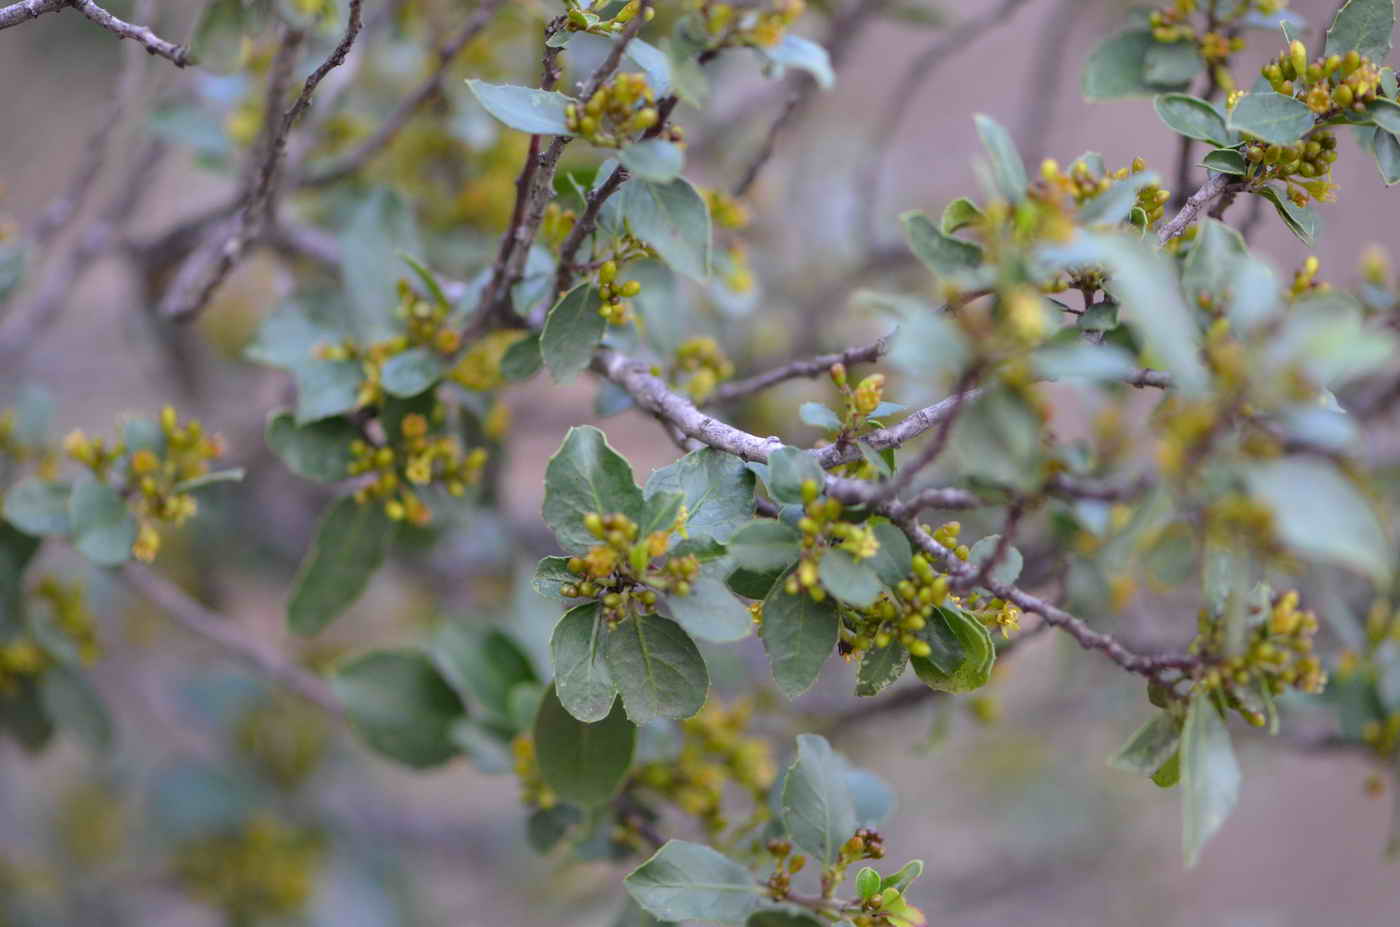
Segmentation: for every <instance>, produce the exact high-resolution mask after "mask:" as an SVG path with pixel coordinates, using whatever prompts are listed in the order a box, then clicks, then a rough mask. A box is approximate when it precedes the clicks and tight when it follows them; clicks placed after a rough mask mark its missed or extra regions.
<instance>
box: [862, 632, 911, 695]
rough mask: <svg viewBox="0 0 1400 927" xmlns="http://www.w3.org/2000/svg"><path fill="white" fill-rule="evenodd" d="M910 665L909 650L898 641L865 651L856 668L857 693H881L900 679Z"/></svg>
mask: <svg viewBox="0 0 1400 927" xmlns="http://www.w3.org/2000/svg"><path fill="white" fill-rule="evenodd" d="M908 665H909V651H907V650H905V649H904V645H903V644H901V643H899V642H898V641H891V642H890V644H889V645H888V646H885V647H874V648H871V649H870V650H867V651H865V653H864V654H862V655H861V658H860V666H859V667H857V669H856V695H860V696H871V695H879V694H880V693H881V692H883V691H884V690H885V689H887V688H889V687H890V686H891V685H893V684H894V683H896V682H898V681H899V677H901V676H903V675H904V669H905V667H907V666H908Z"/></svg>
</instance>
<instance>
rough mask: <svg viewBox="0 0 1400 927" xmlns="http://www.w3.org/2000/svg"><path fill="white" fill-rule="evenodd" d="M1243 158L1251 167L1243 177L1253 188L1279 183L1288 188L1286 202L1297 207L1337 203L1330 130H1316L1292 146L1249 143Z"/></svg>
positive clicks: (1334, 142)
mask: <svg viewBox="0 0 1400 927" xmlns="http://www.w3.org/2000/svg"><path fill="white" fill-rule="evenodd" d="M1244 156H1245V158H1246V160H1248V161H1249V164H1250V166H1249V173H1248V174H1247V175H1246V177H1247V178H1248V179H1249V180H1250V181H1251V182H1252V183H1254V184H1255V185H1256V186H1257V185H1259V184H1263V183H1267V182H1268V181H1270V180H1281V181H1283V182H1284V183H1285V184H1286V185H1287V187H1288V198H1289V199H1291V200H1292V201H1293V202H1294V203H1296V204H1297V205H1299V206H1305V205H1307V203H1308V200H1309V198H1311V199H1314V200H1317V201H1318V202H1319V203H1328V202H1331V201H1332V200H1334V199H1336V190H1337V185H1336V184H1334V183H1332V164H1333V162H1335V161H1336V160H1337V137H1336V136H1335V135H1333V134H1332V132H1331V130H1330V129H1318V130H1317V131H1315V132H1313V133H1311V135H1310V136H1309V137H1308V139H1307V140H1306V141H1300V142H1298V143H1297V144H1294V145H1269V144H1266V143H1264V142H1258V141H1256V142H1250V143H1248V144H1246V145H1245V148H1244Z"/></svg>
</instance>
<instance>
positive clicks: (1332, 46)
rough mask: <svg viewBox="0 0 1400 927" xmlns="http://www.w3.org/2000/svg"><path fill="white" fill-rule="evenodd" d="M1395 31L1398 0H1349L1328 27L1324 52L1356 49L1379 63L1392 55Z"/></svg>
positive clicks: (1335, 52)
mask: <svg viewBox="0 0 1400 927" xmlns="http://www.w3.org/2000/svg"><path fill="white" fill-rule="evenodd" d="M1394 31H1395V0H1348V2H1347V4H1346V5H1345V6H1343V7H1342V8H1341V9H1340V10H1338V11H1337V16H1336V18H1335V19H1333V20H1332V25H1331V27H1330V28H1328V30H1327V49H1326V51H1325V52H1324V54H1325V55H1345V54H1346V53H1347V52H1349V51H1351V50H1352V49H1355V50H1356V51H1357V52H1359V53H1360V54H1361V56H1362V57H1364V58H1370V59H1371V60H1373V61H1375V62H1376V63H1377V64H1379V63H1380V62H1382V61H1384V60H1385V59H1386V57H1387V56H1388V55H1389V54H1390V43H1391V37H1392V35H1393V33H1394Z"/></svg>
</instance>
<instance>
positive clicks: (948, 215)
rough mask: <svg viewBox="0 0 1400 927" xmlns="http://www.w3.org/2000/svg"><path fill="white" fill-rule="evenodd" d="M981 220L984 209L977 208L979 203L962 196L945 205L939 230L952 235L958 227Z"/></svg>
mask: <svg viewBox="0 0 1400 927" xmlns="http://www.w3.org/2000/svg"><path fill="white" fill-rule="evenodd" d="M981 220H982V210H980V209H978V208H977V204H976V203H974V202H973V201H972V200H970V199H968V198H967V197H965V196H960V197H958V198H957V199H955V200H953V201H952V202H951V203H949V204H948V205H947V206H945V207H943V218H942V219H941V220H940V221H939V223H938V230H939V231H940V232H942V233H943V234H944V235H952V234H953V233H954V232H956V231H957V230H958V229H961V228H966V227H967V226H969V225H972V224H973V223H976V222H980V221H981Z"/></svg>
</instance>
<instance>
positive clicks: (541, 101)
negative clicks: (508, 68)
mask: <svg viewBox="0 0 1400 927" xmlns="http://www.w3.org/2000/svg"><path fill="white" fill-rule="evenodd" d="M467 86H468V87H469V88H471V92H472V94H473V95H474V96H475V97H476V98H477V100H478V101H479V102H480V103H481V105H482V106H483V107H484V108H485V109H486V111H487V112H488V113H490V114H491V115H492V116H495V117H496V118H497V119H499V120H500V121H501V122H503V123H505V124H506V125H508V126H510V127H511V128H512V129H518V130H520V131H521V132H528V133H530V134H531V135H572V134H573V133H572V132H570V131H569V125H568V121H567V120H566V119H565V116H564V111H565V109H567V108H568V106H569V104H570V103H573V102H574V101H573V99H571V98H570V97H566V96H565V95H564V94H562V93H557V92H555V91H552V90H536V89H534V88H532V87H517V86H515V85H514V84H489V83H487V82H486V81H484V80H476V79H469V80H468V81H467Z"/></svg>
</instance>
